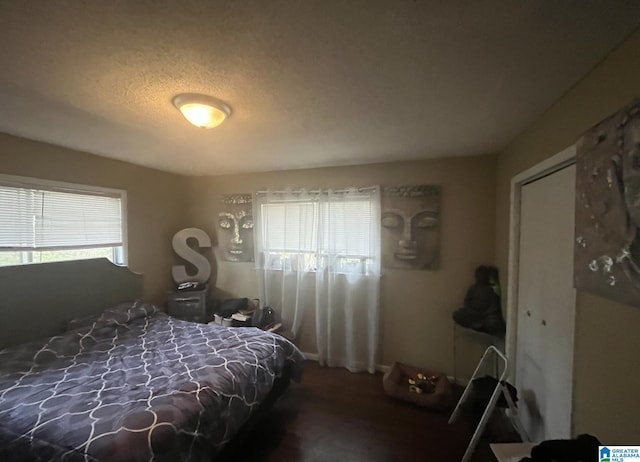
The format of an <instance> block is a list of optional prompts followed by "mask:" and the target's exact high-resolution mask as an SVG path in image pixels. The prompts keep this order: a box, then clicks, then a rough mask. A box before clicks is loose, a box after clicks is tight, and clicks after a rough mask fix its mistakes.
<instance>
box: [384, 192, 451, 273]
mask: <svg viewBox="0 0 640 462" xmlns="http://www.w3.org/2000/svg"><path fill="white" fill-rule="evenodd" d="M440 196H441V188H440V186H439V185H417V186H387V187H385V188H383V190H382V215H381V217H382V265H383V266H384V267H385V268H401V269H412V270H437V269H438V268H439V266H440Z"/></svg>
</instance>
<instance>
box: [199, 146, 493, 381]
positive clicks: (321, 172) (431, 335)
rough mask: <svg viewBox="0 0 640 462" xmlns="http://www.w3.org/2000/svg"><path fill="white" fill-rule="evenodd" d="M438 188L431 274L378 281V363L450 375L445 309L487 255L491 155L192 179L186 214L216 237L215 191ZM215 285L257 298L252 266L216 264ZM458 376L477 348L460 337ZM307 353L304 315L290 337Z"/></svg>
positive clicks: (471, 339) (310, 346) (455, 303)
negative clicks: (438, 227) (436, 264)
mask: <svg viewBox="0 0 640 462" xmlns="http://www.w3.org/2000/svg"><path fill="white" fill-rule="evenodd" d="M429 183H433V184H441V185H442V188H443V189H442V191H443V198H442V248H441V251H442V253H441V262H442V266H441V269H440V270H439V271H407V270H391V269H388V270H385V271H384V276H383V277H382V282H381V296H382V336H383V344H382V362H383V363H384V364H390V363H391V362H393V361H404V362H407V363H411V364H415V365H418V366H423V367H431V368H434V369H437V370H441V371H444V372H447V373H448V374H453V372H454V361H453V346H454V345H453V322H452V320H451V313H452V311H453V310H454V309H455V308H457V307H459V306H461V305H462V301H463V298H464V294H465V292H466V290H467V289H468V287H469V286H470V285H471V283H472V282H473V274H474V269H475V267H476V266H477V265H479V264H483V263H492V261H493V258H494V249H493V245H494V226H495V213H494V212H495V158H494V157H493V156H482V157H473V158H458V159H449V160H431V161H421V162H405V163H388V164H378V165H366V166H357V167H341V168H324V169H309V170H295V171H285V172H272V173H261V174H251V175H229V176H218V177H205V178H194V179H193V180H192V182H191V186H192V188H191V195H190V211H191V221H192V222H193V224H194V226H198V227H201V228H203V229H205V230H206V231H207V232H208V233H209V234H210V235H211V236H212V238H213V239H215V236H216V225H217V214H218V212H219V211H220V210H221V206H220V203H219V199H220V195H221V194H230V193H245V192H252V191H254V190H258V189H266V188H272V189H282V188H293V189H296V188H301V187H305V188H308V189H313V188H319V187H322V188H328V187H334V188H342V187H348V186H366V185H372V184H382V185H385V184H387V185H394V184H429ZM217 288H218V290H219V291H222V292H223V295H222V296H230V295H235V296H247V297H257V296H258V288H257V279H256V274H255V269H254V264H253V263H230V262H218V270H217ZM459 337H460V342H458V352H459V355H458V356H459V358H458V361H457V365H458V373H459V375H461V376H467V377H468V376H469V375H470V373H471V372H472V371H473V366H474V365H475V363H476V362H477V360H478V357H479V355H480V354H481V351H482V350H481V349H480V350H479V348H484V346H482V347H480V346H478V344H479V343H481V344H482V345H484V344H483V343H482V342H483V341H484V339H483V340H482V341H479V340H478V338H476V337H475V336H470V335H465V334H460V336H459ZM298 343H299V345H300V346H301V348H302V350H303V351H307V352H312V353H313V352H315V351H316V347H315V325H314V319H313V316H305V321H304V326H303V328H302V332H301V334H300V336H299V340H298Z"/></svg>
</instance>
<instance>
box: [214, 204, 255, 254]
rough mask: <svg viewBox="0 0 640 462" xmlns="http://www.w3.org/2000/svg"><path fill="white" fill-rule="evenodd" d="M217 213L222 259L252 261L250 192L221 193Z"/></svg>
mask: <svg viewBox="0 0 640 462" xmlns="http://www.w3.org/2000/svg"><path fill="white" fill-rule="evenodd" d="M220 202H221V203H222V204H223V212H220V213H219V214H218V245H219V247H220V256H221V258H222V260H223V261H233V262H247V261H253V260H254V256H253V211H252V200H251V194H223V195H222V197H221V199H220Z"/></svg>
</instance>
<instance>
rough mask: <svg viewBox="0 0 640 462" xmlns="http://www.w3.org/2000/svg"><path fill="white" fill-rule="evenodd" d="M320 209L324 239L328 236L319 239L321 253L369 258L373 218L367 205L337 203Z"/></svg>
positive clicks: (331, 203) (363, 203)
mask: <svg viewBox="0 0 640 462" xmlns="http://www.w3.org/2000/svg"><path fill="white" fill-rule="evenodd" d="M323 205H324V207H322V213H323V214H324V217H323V219H322V223H323V232H324V236H331V238H325V239H323V241H324V242H325V245H324V246H323V247H325V249H323V250H326V251H330V252H333V253H337V254H341V255H348V256H362V257H368V256H371V255H372V252H371V248H370V243H371V227H372V225H373V223H372V218H373V216H372V213H371V212H372V211H371V203H370V201H363V200H357V201H339V202H330V203H328V204H323ZM376 225H377V223H376Z"/></svg>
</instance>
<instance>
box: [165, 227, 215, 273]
mask: <svg viewBox="0 0 640 462" xmlns="http://www.w3.org/2000/svg"><path fill="white" fill-rule="evenodd" d="M190 238H193V239H195V240H196V241H198V247H201V248H202V247H211V239H210V238H209V236H208V235H207V233H205V232H204V231H203V230H201V229H198V228H185V229H182V230H180V231H178V232H177V233H176V234H175V235H174V236H173V239H172V241H171V243H172V245H173V250H174V251H175V253H177V254H178V255H179V256H181V257H182V258H184V259H185V260H187V261H188V262H189V263H191V264H192V265H193V266H195V267H196V269H197V271H196V274H194V275H193V276H189V275H188V274H187V269H186V268H185V266H184V265H174V266H173V268H171V276H172V277H173V280H174V281H175V282H176V284H180V283H182V282H187V281H197V282H207V281H208V280H209V278H210V277H211V264H210V263H209V260H207V258H206V257H205V256H203V255H201V254H200V253H198V252H197V251H196V250H194V249H192V248H191V247H189V244H188V243H187V240H188V239H190Z"/></svg>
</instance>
